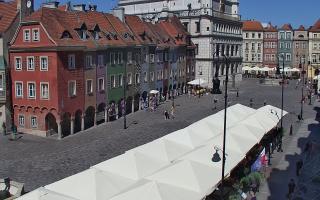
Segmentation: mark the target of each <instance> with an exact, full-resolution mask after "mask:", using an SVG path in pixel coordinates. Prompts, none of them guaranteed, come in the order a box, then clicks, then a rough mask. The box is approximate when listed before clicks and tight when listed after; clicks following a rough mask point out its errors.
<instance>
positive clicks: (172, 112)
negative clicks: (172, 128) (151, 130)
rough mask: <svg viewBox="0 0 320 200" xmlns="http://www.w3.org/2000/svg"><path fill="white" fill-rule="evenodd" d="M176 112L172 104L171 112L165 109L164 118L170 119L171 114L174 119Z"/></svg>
mask: <svg viewBox="0 0 320 200" xmlns="http://www.w3.org/2000/svg"><path fill="white" fill-rule="evenodd" d="M174 112H175V107H174V105H172V106H171V109H170V114H169V112H168V111H167V110H165V111H164V119H165V120H167V119H170V116H171V119H174V118H175V115H174Z"/></svg>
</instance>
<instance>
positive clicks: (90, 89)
mask: <svg viewBox="0 0 320 200" xmlns="http://www.w3.org/2000/svg"><path fill="white" fill-rule="evenodd" d="M92 83H93V80H92V79H87V81H86V85H87V87H86V92H87V94H92V93H93V84H92Z"/></svg>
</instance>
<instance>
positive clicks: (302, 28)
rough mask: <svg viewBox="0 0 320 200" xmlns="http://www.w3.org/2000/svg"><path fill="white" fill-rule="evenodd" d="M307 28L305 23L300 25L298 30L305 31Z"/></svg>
mask: <svg viewBox="0 0 320 200" xmlns="http://www.w3.org/2000/svg"><path fill="white" fill-rule="evenodd" d="M305 30H306V29H305V28H304V26H303V25H300V26H299V28H298V29H297V31H305Z"/></svg>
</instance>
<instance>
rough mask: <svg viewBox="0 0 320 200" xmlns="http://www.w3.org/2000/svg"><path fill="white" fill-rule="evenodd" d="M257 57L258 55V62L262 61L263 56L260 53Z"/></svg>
mask: <svg viewBox="0 0 320 200" xmlns="http://www.w3.org/2000/svg"><path fill="white" fill-rule="evenodd" d="M257 55H258V61H261V54H260V53H258V54H257Z"/></svg>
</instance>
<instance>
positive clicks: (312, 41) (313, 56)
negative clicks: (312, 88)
mask: <svg viewBox="0 0 320 200" xmlns="http://www.w3.org/2000/svg"><path fill="white" fill-rule="evenodd" d="M309 61H310V68H309V69H310V71H309V73H308V74H309V77H313V76H314V75H317V74H318V73H319V68H320V20H318V21H316V22H315V23H314V25H313V26H312V27H310V29H309Z"/></svg>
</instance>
